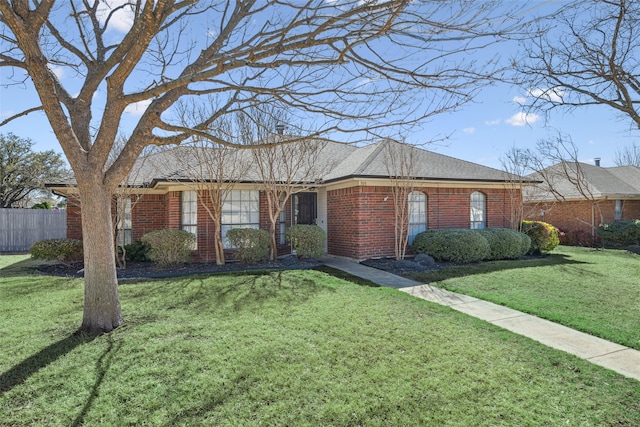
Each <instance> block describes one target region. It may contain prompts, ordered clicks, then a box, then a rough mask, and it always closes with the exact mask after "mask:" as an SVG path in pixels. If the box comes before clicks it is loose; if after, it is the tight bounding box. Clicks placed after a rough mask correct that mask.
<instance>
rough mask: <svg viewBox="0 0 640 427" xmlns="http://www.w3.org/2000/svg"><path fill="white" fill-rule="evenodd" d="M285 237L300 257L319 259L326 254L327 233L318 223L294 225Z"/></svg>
mask: <svg viewBox="0 0 640 427" xmlns="http://www.w3.org/2000/svg"><path fill="white" fill-rule="evenodd" d="M285 239H286V241H287V243H289V244H290V245H291V247H292V248H293V249H294V250H295V251H296V254H297V255H298V256H299V257H308V258H316V259H317V258H320V257H321V256H322V255H323V254H324V245H325V242H326V240H327V235H326V233H325V232H324V230H323V229H322V228H320V227H318V226H317V225H294V226H292V227H289V228H288V229H287V231H286V233H285Z"/></svg>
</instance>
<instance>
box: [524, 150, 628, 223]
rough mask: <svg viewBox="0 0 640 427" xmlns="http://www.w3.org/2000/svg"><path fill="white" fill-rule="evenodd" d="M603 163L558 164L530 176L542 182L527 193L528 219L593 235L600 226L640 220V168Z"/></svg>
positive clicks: (525, 203)
mask: <svg viewBox="0 0 640 427" xmlns="http://www.w3.org/2000/svg"><path fill="white" fill-rule="evenodd" d="M599 163H600V162H599V160H597V161H596V165H590V164H587V163H580V162H570V163H564V164H560V163H558V164H556V165H553V166H550V167H549V168H547V169H544V170H543V171H542V172H541V173H537V174H532V175H529V176H528V178H530V179H536V180H539V181H541V182H540V183H539V184H538V185H534V186H527V187H525V188H524V189H523V200H524V217H525V218H527V219H532V220H540V221H545V222H548V223H550V224H553V225H554V226H556V227H557V228H559V229H560V230H562V231H576V230H580V231H583V232H587V233H591V234H592V235H594V233H595V230H596V228H597V227H598V226H599V225H600V224H605V223H610V222H614V221H622V220H630V219H637V218H640V168H638V167H636V166H618V167H601V166H600V164H599Z"/></svg>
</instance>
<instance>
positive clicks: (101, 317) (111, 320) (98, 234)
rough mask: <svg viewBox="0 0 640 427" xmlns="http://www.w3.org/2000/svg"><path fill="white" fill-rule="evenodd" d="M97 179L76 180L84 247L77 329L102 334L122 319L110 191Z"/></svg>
mask: <svg viewBox="0 0 640 427" xmlns="http://www.w3.org/2000/svg"><path fill="white" fill-rule="evenodd" d="M96 181H97V179H96ZM96 181H93V182H91V183H86V182H85V183H83V184H85V185H80V180H78V184H79V190H80V204H81V212H82V239H83V248H84V313H83V318H82V325H81V326H80V330H82V331H86V332H90V333H103V332H110V331H112V330H113V329H115V328H117V327H118V326H120V325H121V324H122V323H123V319H122V313H121V311H120V299H119V297H118V279H117V276H116V260H115V256H114V253H115V252H114V240H113V220H112V218H111V192H110V191H108V190H107V189H106V188H105V186H104V185H102V184H100V183H99V182H96ZM87 184H88V185H87Z"/></svg>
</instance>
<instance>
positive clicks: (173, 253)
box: [141, 230, 196, 267]
mask: <svg viewBox="0 0 640 427" xmlns="http://www.w3.org/2000/svg"><path fill="white" fill-rule="evenodd" d="M141 241H142V242H143V243H145V244H147V245H148V246H149V251H148V252H147V256H148V257H149V259H150V260H151V261H153V262H154V263H155V264H156V265H157V266H158V267H172V266H176V265H182V264H184V263H185V262H188V261H190V260H191V248H192V247H193V245H194V244H195V243H196V236H194V235H193V233H189V232H188V231H185V230H158V231H152V232H151V233H147V234H145V235H144V236H142V239H141Z"/></svg>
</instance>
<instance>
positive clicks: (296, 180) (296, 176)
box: [239, 105, 334, 259]
mask: <svg viewBox="0 0 640 427" xmlns="http://www.w3.org/2000/svg"><path fill="white" fill-rule="evenodd" d="M250 111H251V116H250V119H249V116H246V117H244V116H239V122H240V123H241V124H240V126H239V127H240V128H241V129H242V130H241V134H242V135H243V138H244V139H245V141H247V143H249V144H251V145H253V147H254V149H253V150H251V155H252V163H253V166H254V168H255V170H256V172H257V176H256V177H255V178H256V180H257V181H258V182H259V183H260V184H259V188H260V190H261V191H262V192H263V194H264V197H265V198H266V202H267V213H268V215H269V236H270V245H269V258H270V259H276V257H277V256H278V240H277V239H276V231H277V230H278V224H279V222H280V214H281V212H283V211H284V210H285V208H286V206H287V203H289V201H290V199H291V196H292V195H294V194H298V193H302V192H305V191H309V190H310V189H311V188H313V187H314V186H316V185H318V183H319V182H320V181H321V179H322V178H323V176H324V175H325V174H326V173H328V172H329V170H331V168H332V167H333V166H334V164H333V163H332V162H325V161H323V157H324V156H322V154H323V150H324V148H325V147H326V145H327V144H326V141H324V140H320V139H317V138H312V137H311V138H307V137H303V136H297V135H295V134H292V133H290V132H287V133H286V134H285V130H286V129H287V127H286V126H285V125H284V123H290V122H291V120H290V117H289V116H288V115H287V114H286V113H285V112H284V111H282V110H281V109H279V108H278V107H277V106H273V105H272V106H270V107H269V108H268V109H267V110H266V111H265V110H264V109H260V108H257V107H255V106H254V107H252V108H250ZM291 141H297V142H295V143H291Z"/></svg>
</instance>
